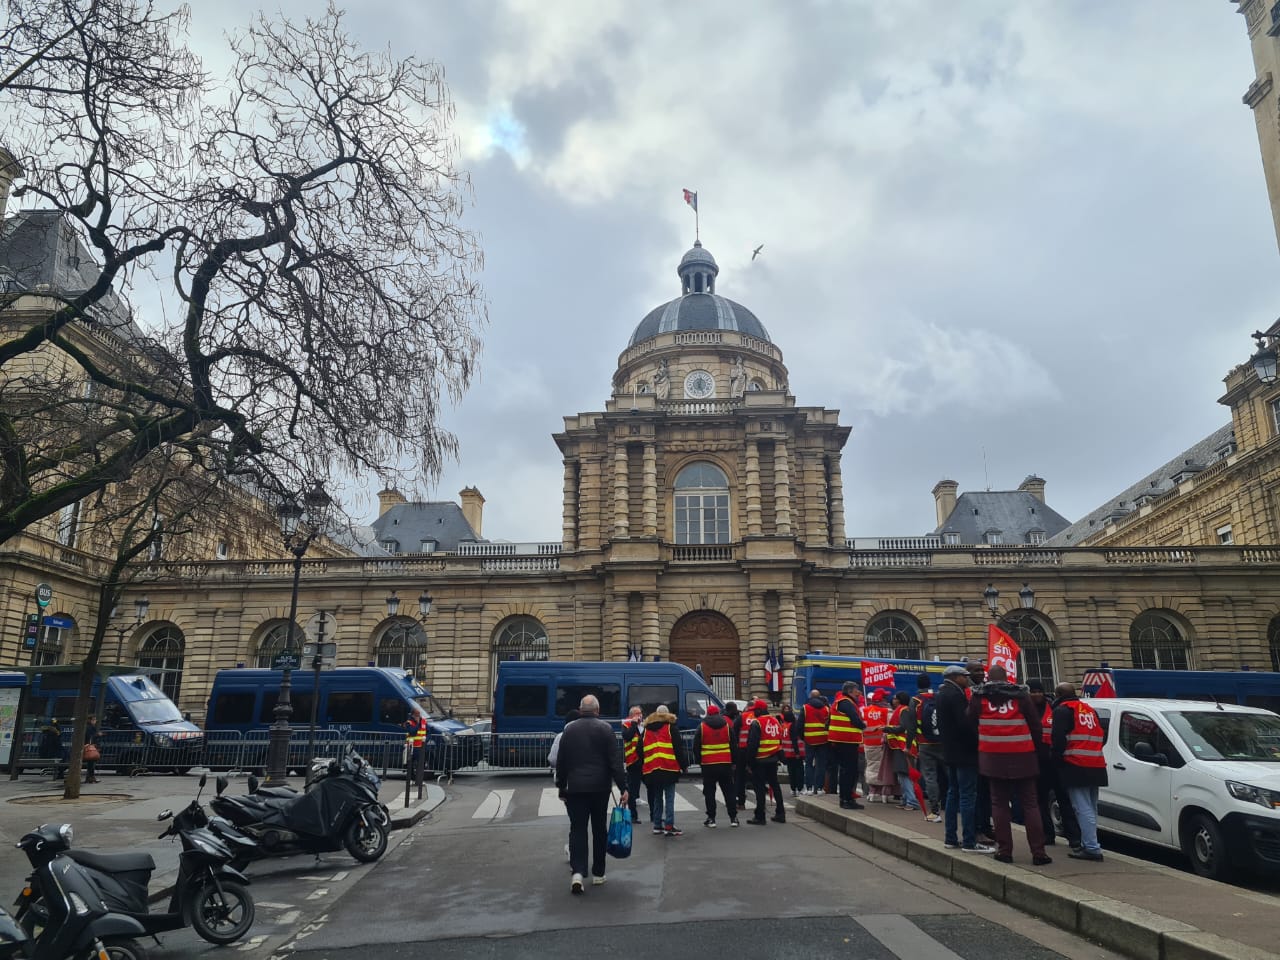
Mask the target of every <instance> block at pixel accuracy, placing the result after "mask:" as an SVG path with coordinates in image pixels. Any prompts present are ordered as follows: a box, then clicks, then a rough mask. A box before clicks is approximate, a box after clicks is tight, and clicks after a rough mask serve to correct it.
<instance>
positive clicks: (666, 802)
mask: <svg viewBox="0 0 1280 960" xmlns="http://www.w3.org/2000/svg"><path fill="white" fill-rule="evenodd" d="M640 750H641V761H640V762H641V766H642V769H641V775H642V777H643V778H644V783H645V786H646V787H648V789H649V817H650V819H651V820H652V822H653V832H654V833H655V834H665V835H666V836H668V837H679V836H683V835H684V831H683V830H678V829H676V822H675V820H676V783H677V782H679V780H680V774H681V773H683V772H684V771H685V770H687V769H688V768H689V762H688V760H687V759H686V758H685V752H684V738H683V737H681V736H680V732H679V731H678V730H677V729H676V715H675V714H674V713H672V712H671V711H670V710H669V709H668V708H667V705H666V704H665V703H660V704H658V708H657V709H656V710H654V711H653V713H651V714H649V716H647V717H645V719H644V741H643V743H642V745H641V748H640Z"/></svg>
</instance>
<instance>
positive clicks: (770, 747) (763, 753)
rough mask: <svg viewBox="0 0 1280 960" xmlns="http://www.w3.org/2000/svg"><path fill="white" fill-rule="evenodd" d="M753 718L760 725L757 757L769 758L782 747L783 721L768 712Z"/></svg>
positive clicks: (760, 758)
mask: <svg viewBox="0 0 1280 960" xmlns="http://www.w3.org/2000/svg"><path fill="white" fill-rule="evenodd" d="M751 720H752V722H753V723H756V724H759V726H760V743H759V745H758V746H757V747H756V759H757V760H768V759H769V758H770V757H772V756H775V755H776V754H777V753H778V751H779V750H781V749H782V721H781V720H779V719H778V718H777V717H775V716H774V715H773V714H771V713H766V714H765V715H764V716H763V717H752V718H751Z"/></svg>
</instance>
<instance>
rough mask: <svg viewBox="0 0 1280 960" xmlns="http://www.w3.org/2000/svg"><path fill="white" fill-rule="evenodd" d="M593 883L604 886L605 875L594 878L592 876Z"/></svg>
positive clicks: (594, 885) (596, 885) (593, 884)
mask: <svg viewBox="0 0 1280 960" xmlns="http://www.w3.org/2000/svg"><path fill="white" fill-rule="evenodd" d="M591 885H592V886H593V887H603V886H604V877H592V878H591Z"/></svg>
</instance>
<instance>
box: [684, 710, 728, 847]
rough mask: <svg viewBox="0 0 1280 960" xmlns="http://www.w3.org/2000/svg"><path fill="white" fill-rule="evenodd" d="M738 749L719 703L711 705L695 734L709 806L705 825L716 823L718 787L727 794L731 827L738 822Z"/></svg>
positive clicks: (706, 799)
mask: <svg viewBox="0 0 1280 960" xmlns="http://www.w3.org/2000/svg"><path fill="white" fill-rule="evenodd" d="M735 709H736V708H735ZM736 752H737V744H736V743H735V742H734V740H733V731H732V729H731V728H730V725H729V722H728V721H727V720H726V719H725V717H724V714H722V713H721V712H720V708H719V707H718V706H716V705H715V704H714V703H713V704H711V705H709V706H708V707H707V715H706V716H705V717H703V718H702V722H701V723H700V724H698V730H697V732H696V733H695V734H694V735H693V755H694V756H695V757H697V758H698V763H699V764H700V765H701V767H702V798H703V800H704V801H705V802H706V808H707V818H706V819H705V820H703V821H702V825H703V826H704V827H714V826H715V825H716V787H719V788H720V793H721V794H722V795H723V796H724V809H725V812H726V813H728V814H729V826H731V827H736V826H737V825H738V805H737V802H736V801H737V799H738V798H737V795H736V794H735V793H734V789H733V757H734V754H735V753H736Z"/></svg>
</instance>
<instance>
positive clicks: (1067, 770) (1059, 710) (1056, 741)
mask: <svg viewBox="0 0 1280 960" xmlns="http://www.w3.org/2000/svg"><path fill="white" fill-rule="evenodd" d="M1077 699H1078V698H1077V697H1063V698H1059V699H1057V700H1055V701H1053V745H1052V747H1051V748H1050V749H1051V750H1052V751H1053V762H1054V767H1055V769H1056V770H1057V773H1058V781H1059V782H1060V783H1061V784H1062V785H1063V786H1064V787H1105V786H1106V785H1107V768H1106V767H1105V766H1102V767H1081V766H1079V765H1077V764H1074V763H1067V761H1066V760H1064V759H1063V754H1064V753H1065V752H1066V750H1067V734H1069V733H1070V732H1071V731H1072V730H1074V729H1075V726H1076V711H1075V709H1074V708H1073V707H1072V706H1071V704H1072V702H1073V701H1074V700H1077Z"/></svg>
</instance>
